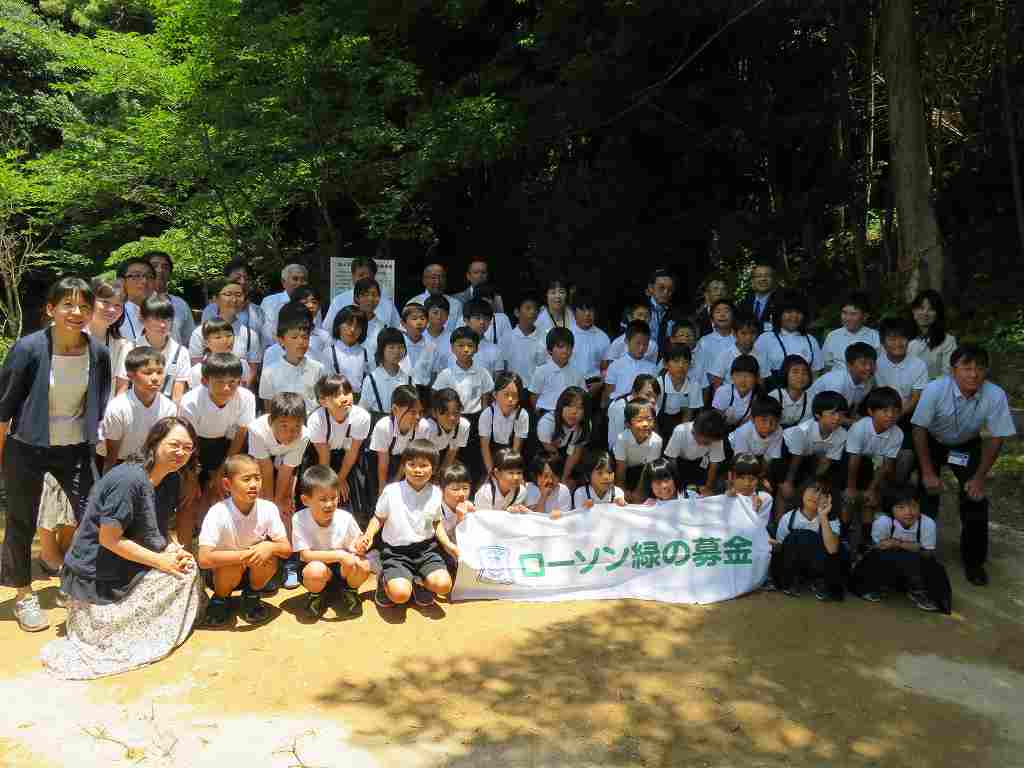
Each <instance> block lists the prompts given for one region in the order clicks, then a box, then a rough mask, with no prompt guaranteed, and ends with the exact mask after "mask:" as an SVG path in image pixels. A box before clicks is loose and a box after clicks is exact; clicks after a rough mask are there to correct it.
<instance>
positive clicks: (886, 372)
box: [875, 352, 928, 405]
mask: <svg viewBox="0 0 1024 768" xmlns="http://www.w3.org/2000/svg"><path fill="white" fill-rule="evenodd" d="M875 386H876V387H892V388H893V389H895V390H896V391H897V392H899V393H900V397H901V398H902V399H903V403H904V405H906V403H907V401H909V400H910V398H911V396H912V395H913V394H914V392H922V391H924V388H925V387H926V386H928V366H927V365H925V362H924V360H922V359H921V358H919V357H911V356H910V355H907V356H906V357H904V358H903V359H902V360H901V361H900V362H898V363H894V362H893V361H892V360H890V359H889V355H887V354H886V353H885V352H883V353H882V354H881V355H879V356H878V366H877V367H876V368H875Z"/></svg>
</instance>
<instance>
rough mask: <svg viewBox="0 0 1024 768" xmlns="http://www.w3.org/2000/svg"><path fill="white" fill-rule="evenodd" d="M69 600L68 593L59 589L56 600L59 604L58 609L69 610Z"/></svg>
mask: <svg viewBox="0 0 1024 768" xmlns="http://www.w3.org/2000/svg"><path fill="white" fill-rule="evenodd" d="M69 599H70V598H69V597H68V593H67V592H65V591H64V590H63V589H58V590H57V598H56V599H55V600H54V602H55V603H56V604H57V607H58V608H67V607H68V600H69Z"/></svg>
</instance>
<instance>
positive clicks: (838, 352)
mask: <svg viewBox="0 0 1024 768" xmlns="http://www.w3.org/2000/svg"><path fill="white" fill-rule="evenodd" d="M858 343H862V344H870V345H871V346H872V347H873V348H874V350H875V351H876V352H878V353H879V356H881V350H882V341H881V339H880V338H879V337H878V331H876V330H875V329H874V328H868V327H867V326H866V325H862V326H861V327H860V328H859V329H857V332H856V333H850V331H849V330H847V328H846V326H845V325H844V326H841V327H839V328H836V329H835V330H834V331H829V333H828V336H826V337H825V343H824V344H823V345H822V346H821V359H822V362H823V363H824V364H825V370H836V369H845V368H846V348H847V347H849V346H850V345H851V344H858Z"/></svg>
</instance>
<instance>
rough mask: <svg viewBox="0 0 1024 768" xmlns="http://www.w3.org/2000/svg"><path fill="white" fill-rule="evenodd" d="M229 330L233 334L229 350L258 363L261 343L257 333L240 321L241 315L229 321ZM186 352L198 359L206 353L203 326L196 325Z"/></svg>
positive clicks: (261, 351)
mask: <svg viewBox="0 0 1024 768" xmlns="http://www.w3.org/2000/svg"><path fill="white" fill-rule="evenodd" d="M231 330H232V331H233V332H234V335H235V340H234V342H232V345H231V351H232V352H233V353H234V354H235V355H236V356H237V357H239V358H240V359H242V360H246V361H248V362H250V363H258V362H259V361H260V360H261V359H262V358H263V344H262V340H261V339H260V336H259V334H258V333H255V332H253V330H252V329H251V328H250V327H249V326H247V325H246V324H245V323H244V322H243V321H242V318H241V317H236V318H235V319H234V322H232V323H231ZM188 353H189V355H191V357H192V359H193V360H199V359H200V358H202V357H203V355H204V354H206V341H205V340H204V339H203V327H202V326H201V325H200V326H198V327H196V329H195V330H194V331H192V335H191V336H190V337H189V340H188Z"/></svg>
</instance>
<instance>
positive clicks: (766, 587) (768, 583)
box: [761, 576, 777, 592]
mask: <svg viewBox="0 0 1024 768" xmlns="http://www.w3.org/2000/svg"><path fill="white" fill-rule="evenodd" d="M776 589H777V587H776V586H775V581H774V580H773V579H772V577H771V576H769V577H768V578H766V579H765V580H764V583H763V584H762V585H761V591H762V592H774V591H775V590H776Z"/></svg>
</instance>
